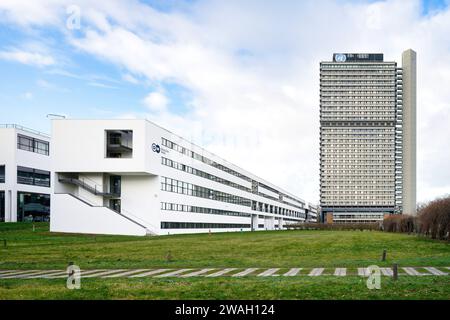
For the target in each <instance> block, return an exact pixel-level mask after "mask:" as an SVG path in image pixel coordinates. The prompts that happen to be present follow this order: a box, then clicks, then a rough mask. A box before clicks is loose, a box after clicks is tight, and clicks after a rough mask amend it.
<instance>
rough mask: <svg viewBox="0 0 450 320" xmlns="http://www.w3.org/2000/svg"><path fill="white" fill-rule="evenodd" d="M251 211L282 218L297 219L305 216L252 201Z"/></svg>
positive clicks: (301, 213) (297, 212)
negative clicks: (276, 215) (272, 214)
mask: <svg viewBox="0 0 450 320" xmlns="http://www.w3.org/2000/svg"><path fill="white" fill-rule="evenodd" d="M252 210H254V211H260V212H267V213H274V214H280V215H283V216H290V217H297V218H304V217H305V214H304V213H303V212H299V211H294V210H289V209H285V208H280V207H277V206H273V205H269V204H266V203H261V202H256V201H252Z"/></svg>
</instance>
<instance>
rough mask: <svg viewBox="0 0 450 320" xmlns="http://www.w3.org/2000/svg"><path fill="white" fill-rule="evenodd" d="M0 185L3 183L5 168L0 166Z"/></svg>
mask: <svg viewBox="0 0 450 320" xmlns="http://www.w3.org/2000/svg"><path fill="white" fill-rule="evenodd" d="M0 183H5V166H0Z"/></svg>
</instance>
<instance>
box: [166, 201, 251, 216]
mask: <svg viewBox="0 0 450 320" xmlns="http://www.w3.org/2000/svg"><path fill="white" fill-rule="evenodd" d="M161 210H169V211H180V212H194V213H205V214H218V215H222V216H233V217H250V214H249V213H244V212H237V211H228V210H219V209H211V208H204V207H196V206H189V205H184V204H177V203H167V202H161Z"/></svg>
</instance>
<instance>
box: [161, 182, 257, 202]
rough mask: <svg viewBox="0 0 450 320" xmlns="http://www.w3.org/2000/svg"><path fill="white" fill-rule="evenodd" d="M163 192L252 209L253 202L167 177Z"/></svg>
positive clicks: (162, 183) (163, 184)
mask: <svg viewBox="0 0 450 320" xmlns="http://www.w3.org/2000/svg"><path fill="white" fill-rule="evenodd" d="M161 190H163V191H169V192H175V193H180V194H185V195H189V196H194V197H200V198H206V199H210V200H216V201H221V202H227V203H233V204H237V205H241V206H246V207H250V205H251V201H250V200H249V199H246V198H242V197H239V196H236V195H232V194H229V193H225V192H221V191H217V190H213V189H209V188H205V187H201V186H197V185H194V184H192V183H187V182H183V181H178V180H175V179H170V178H166V177H161Z"/></svg>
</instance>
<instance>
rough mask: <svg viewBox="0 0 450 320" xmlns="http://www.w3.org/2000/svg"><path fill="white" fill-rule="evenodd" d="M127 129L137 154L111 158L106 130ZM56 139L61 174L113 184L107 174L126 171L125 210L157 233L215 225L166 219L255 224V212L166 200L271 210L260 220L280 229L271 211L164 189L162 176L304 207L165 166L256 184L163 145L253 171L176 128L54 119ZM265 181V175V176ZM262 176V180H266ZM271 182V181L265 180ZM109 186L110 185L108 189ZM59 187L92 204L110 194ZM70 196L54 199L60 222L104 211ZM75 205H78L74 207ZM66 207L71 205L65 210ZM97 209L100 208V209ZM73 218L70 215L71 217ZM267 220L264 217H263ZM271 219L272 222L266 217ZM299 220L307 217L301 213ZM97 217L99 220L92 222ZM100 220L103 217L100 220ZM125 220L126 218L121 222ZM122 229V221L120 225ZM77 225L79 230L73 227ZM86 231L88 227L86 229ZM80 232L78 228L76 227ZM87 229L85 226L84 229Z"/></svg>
mask: <svg viewBox="0 0 450 320" xmlns="http://www.w3.org/2000/svg"><path fill="white" fill-rule="evenodd" d="M112 129H123V130H133V157H132V158H130V159H123V158H122V159H117V158H114V159H105V157H104V150H105V146H106V145H105V143H106V139H105V130H112ZM52 132H53V135H54V136H55V138H54V142H53V145H54V146H53V148H54V150H55V153H54V167H55V172H56V173H73V174H78V175H79V176H80V177H81V178H82V177H89V180H90V181H93V182H95V183H98V184H99V185H102V184H103V186H106V184H109V180H108V179H107V176H108V175H110V174H117V175H120V176H121V192H122V193H121V196H120V199H121V209H122V214H124V215H127V216H129V217H130V218H132V219H135V220H136V221H138V222H139V223H141V224H144V225H145V226H146V227H147V229H149V230H150V231H151V232H153V233H156V234H168V233H170V234H174V233H197V232H209V230H210V229H207V228H201V229H161V222H195V223H229V224H247V225H248V228H243V230H244V231H248V230H250V229H251V227H250V225H251V217H250V216H248V217H240V216H228V215H220V214H204V213H192V212H180V211H168V210H161V202H167V203H175V204H181V205H190V206H197V207H203V208H211V209H218V210H228V211H236V212H241V213H246V214H249V215H250V214H252V213H253V214H257V215H259V214H260V215H265V216H266V217H267V219H255V221H254V222H255V223H256V222H259V223H261V224H265V227H266V228H267V229H273V228H274V225H275V223H274V217H275V216H278V217H281V215H275V214H271V213H261V212H257V211H253V210H252V209H251V207H247V206H242V205H238V204H232V203H225V202H222V201H217V200H212V199H207V198H200V197H195V196H190V195H185V194H179V193H174V192H168V191H162V190H161V177H168V178H171V179H175V180H179V181H183V182H187V183H191V184H194V185H197V186H202V187H205V188H209V189H213V190H216V191H221V192H225V193H228V194H232V195H237V196H240V197H243V198H247V199H250V200H255V201H259V202H264V203H267V204H269V205H273V206H279V207H283V208H285V209H289V210H296V211H300V209H298V208H296V207H294V206H291V205H289V204H283V203H280V202H278V201H275V200H271V199H267V198H264V197H262V196H259V195H256V194H252V193H251V192H246V191H243V190H239V189H237V188H234V187H231V186H228V185H225V184H223V183H219V182H216V181H212V180H209V179H205V178H203V177H199V176H196V175H193V174H190V173H187V172H184V171H181V170H178V169H175V168H171V167H168V166H165V165H162V163H161V158H162V157H165V158H168V159H171V160H174V161H177V162H179V163H182V164H185V165H187V166H190V167H193V168H196V169H198V170H202V171H204V172H207V173H209V174H212V175H215V176H218V177H221V178H223V179H226V180H229V181H232V182H234V183H237V184H240V185H243V186H245V187H247V188H251V182H249V181H246V180H243V179H242V178H239V177H236V176H234V175H232V174H229V173H227V172H224V171H222V170H219V169H217V168H215V167H213V166H211V165H208V164H205V163H203V162H201V161H199V160H196V159H193V158H192V157H190V156H187V155H184V154H181V153H180V152H178V151H176V150H172V149H170V148H167V147H165V146H163V145H162V140H161V137H164V138H166V139H168V140H170V141H172V142H175V143H178V144H179V145H182V146H183V147H185V148H187V149H188V150H191V151H195V152H197V153H199V154H203V155H204V156H206V157H208V158H209V159H210V160H213V161H216V162H218V163H221V164H223V165H226V166H227V167H229V168H231V169H233V170H236V171H239V172H241V173H243V174H246V175H247V176H250V174H248V173H247V172H244V171H243V170H242V169H240V168H237V167H236V166H233V165H231V164H229V163H227V162H225V161H224V160H223V159H220V158H218V157H217V156H215V155H213V154H210V153H208V152H206V151H204V150H203V149H201V148H199V147H198V146H195V145H193V144H191V143H189V142H187V141H186V140H184V139H181V138H179V137H177V136H175V135H173V134H171V133H170V132H168V131H166V130H164V129H162V128H160V127H158V126H156V125H154V124H152V123H150V122H148V121H145V120H99V121H94V120H87V121H84V120H54V121H53V129H52ZM152 144H158V145H159V146H160V150H161V152H159V153H158V152H155V151H154V150H152ZM259 180H260V179H259ZM260 181H261V180H260ZM264 183H265V184H267V185H270V184H268V183H267V182H264ZM105 189H107V188H105ZM55 192H56V193H60V192H71V193H74V194H76V195H78V196H80V197H82V198H83V199H85V200H86V201H88V202H89V203H90V204H94V205H107V198H104V197H101V196H95V195H92V194H90V193H89V192H88V191H86V190H83V189H82V188H80V187H75V188H73V187H67V186H64V185H62V184H61V185H60V184H58V182H56V183H55ZM65 199H66V198H62V197H58V196H55V197H54V199H52V201H53V202H54V203H55V210H59V212H57V213H56V214H55V216H57V218H56V219H58V220H57V222H58V221H62V220H63V217H64V216H65V215H69V214H71V213H72V212H76V211H77V210H81V209H83V210H84V211H85V214H87V212H89V211H98V210H99V209H98V208H92V207H89V206H86V205H84V204H83V205H82V206H81V207H80V204H76V202H77V201H78V200H77V199H73V198H72V197H71V201H70V202H65V203H64V204H63V203H62V202H61V201H63V200H64V201H65ZM72 204H76V205H75V206H74V207H73V208H72V207H71V206H72ZM63 208H66V210H63ZM95 214H97V213H95ZM71 219H72V218H68V220H69V221H72V220H71ZM258 220H261V221H262V222H260V221H258ZM265 220H266V221H265ZM298 221H301V219H300V218H298ZM95 223H96V222H95V221H94V220H93V221H92V224H95ZM99 223H100V222H99ZM118 223H120V221H118ZM60 227H61V228H62V227H64V230H67V228H69V227H68V226H67V225H66V224H63V223H61V222H58V223H56V222H55V224H53V227H52V230H53V231H60V230H59V228H60ZM116 227H117V228H120V226H116ZM71 230H75V229H73V228H72V229H71ZM81 230H85V229H81ZM89 230H90V231H89V232H94V231H95V230H96V227H95V225H92V226H90V229H89ZM240 230H241V228H225V229H222V228H221V229H219V228H211V232H223V231H240ZM103 231H104V228H103V227H101V226H99V228H98V233H103ZM74 232H75V231H74ZM79 232H84V231H79Z"/></svg>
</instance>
